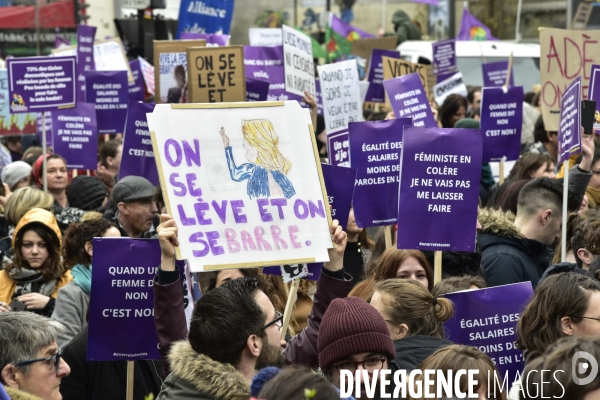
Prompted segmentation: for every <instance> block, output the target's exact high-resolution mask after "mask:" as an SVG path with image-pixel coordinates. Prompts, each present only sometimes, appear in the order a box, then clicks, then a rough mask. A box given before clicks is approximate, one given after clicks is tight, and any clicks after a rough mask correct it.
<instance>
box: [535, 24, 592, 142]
mask: <svg viewBox="0 0 600 400" xmlns="http://www.w3.org/2000/svg"><path fill="white" fill-rule="evenodd" d="M592 64H600V31H578V30H564V29H549V28H544V29H541V30H540V72H541V80H542V96H541V102H542V115H543V117H544V126H545V128H546V130H547V131H555V132H556V131H558V123H559V119H560V101H561V98H562V94H563V93H564V92H565V90H566V88H567V86H568V85H569V84H570V83H571V82H572V81H573V79H575V78H577V77H581V91H582V96H583V98H584V99H585V98H587V93H588V87H589V84H590V68H591V66H592Z"/></svg>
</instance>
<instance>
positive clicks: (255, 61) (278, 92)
mask: <svg viewBox="0 0 600 400" xmlns="http://www.w3.org/2000/svg"><path fill="white" fill-rule="evenodd" d="M244 71H245V74H246V76H247V77H248V78H254V79H262V80H265V81H269V82H270V83H271V85H270V86H269V96H268V98H267V100H269V101H285V100H300V99H301V97H300V96H297V95H295V94H292V93H289V92H286V91H285V74H284V71H283V46H276V47H262V46H244Z"/></svg>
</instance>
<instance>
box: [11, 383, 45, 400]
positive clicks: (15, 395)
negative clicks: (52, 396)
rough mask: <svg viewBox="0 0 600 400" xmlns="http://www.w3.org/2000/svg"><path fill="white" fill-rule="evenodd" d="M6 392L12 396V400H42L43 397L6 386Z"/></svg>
mask: <svg viewBox="0 0 600 400" xmlns="http://www.w3.org/2000/svg"><path fill="white" fill-rule="evenodd" d="M4 390H6V393H7V394H8V395H9V396H10V398H11V400H42V398H41V397H38V396H34V395H32V394H30V393H27V392H24V391H22V390H19V389H15V388H13V387H8V386H4Z"/></svg>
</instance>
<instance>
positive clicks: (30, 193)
mask: <svg viewBox="0 0 600 400" xmlns="http://www.w3.org/2000/svg"><path fill="white" fill-rule="evenodd" d="M53 204H54V197H52V195H51V194H48V193H45V192H44V191H42V190H40V189H38V188H36V187H33V186H28V187H24V188H20V189H17V190H15V191H14V192H13V194H12V195H11V196H10V197H9V198H8V200H7V201H6V205H5V206H4V216H5V217H6V222H8V224H9V225H10V226H13V227H14V226H17V224H18V223H19V221H20V220H21V218H22V217H23V215H25V213H27V211H29V210H31V209H32V208H41V209H44V210H46V211H52V205H53Z"/></svg>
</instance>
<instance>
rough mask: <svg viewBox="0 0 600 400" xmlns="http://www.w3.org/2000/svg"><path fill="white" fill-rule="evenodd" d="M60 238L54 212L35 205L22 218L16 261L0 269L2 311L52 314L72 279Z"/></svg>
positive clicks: (16, 240) (16, 236)
mask: <svg viewBox="0 0 600 400" xmlns="http://www.w3.org/2000/svg"><path fill="white" fill-rule="evenodd" d="M61 239H62V235H61V233H60V229H59V228H58V224H57V222H56V219H55V218H54V215H52V213H51V212H49V211H46V210H42V209H40V208H34V209H32V210H30V211H29V212H27V213H26V214H25V215H24V216H23V218H21V220H20V221H19V223H18V224H17V226H16V228H15V233H14V237H13V239H12V244H13V248H14V249H15V258H14V262H13V263H11V264H9V265H7V266H6V267H5V268H4V270H2V271H0V312H6V311H11V309H12V308H15V309H17V308H19V309H23V310H27V311H33V312H35V313H36V314H40V315H44V316H46V317H49V316H50V315H52V311H53V310H54V305H55V299H56V295H57V294H58V289H60V288H61V287H63V286H65V285H66V284H67V283H69V282H70V281H71V280H72V279H73V277H72V276H71V273H70V271H68V270H67V268H66V267H65V266H64V265H63V263H62V261H61V259H60V245H61ZM13 300H14V302H13ZM10 304H12V306H10Z"/></svg>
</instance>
